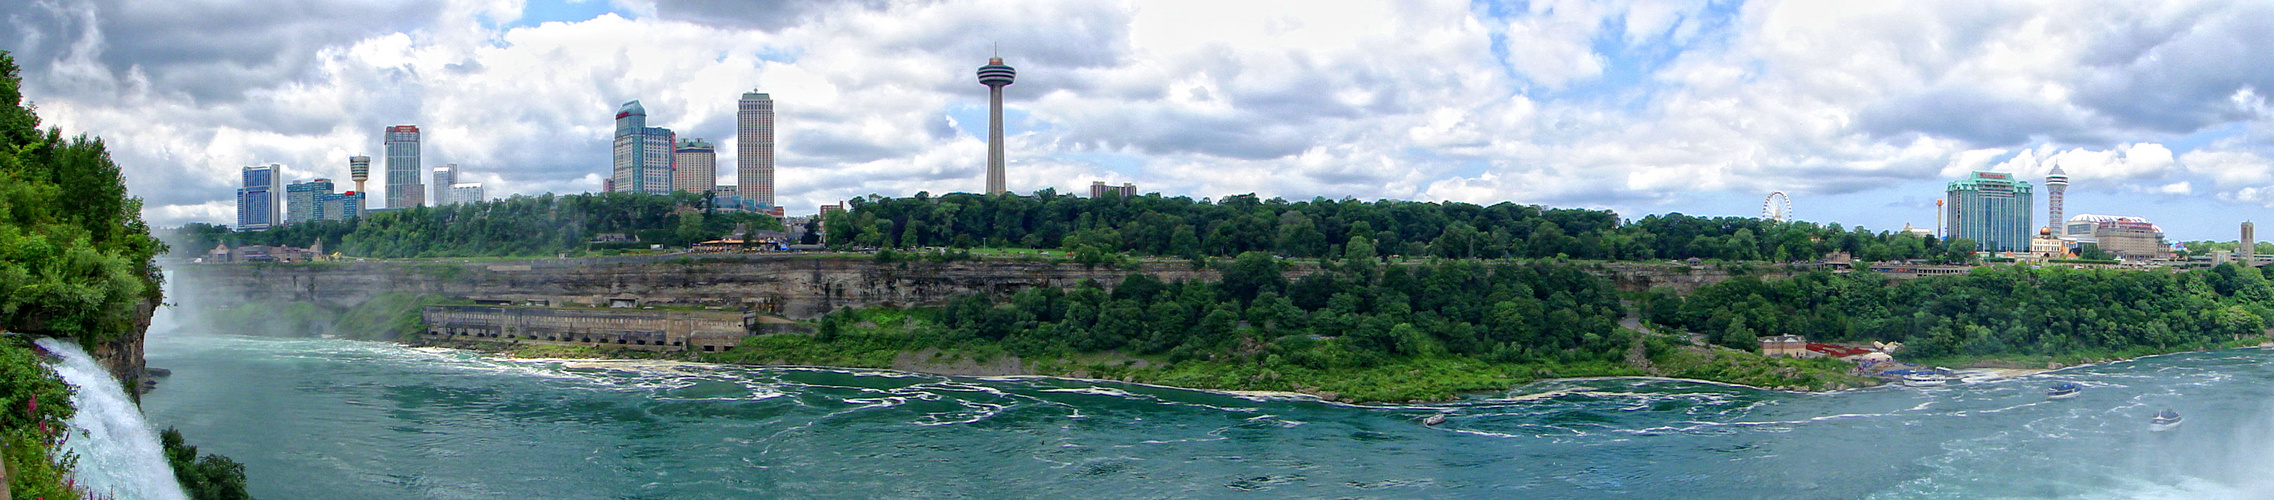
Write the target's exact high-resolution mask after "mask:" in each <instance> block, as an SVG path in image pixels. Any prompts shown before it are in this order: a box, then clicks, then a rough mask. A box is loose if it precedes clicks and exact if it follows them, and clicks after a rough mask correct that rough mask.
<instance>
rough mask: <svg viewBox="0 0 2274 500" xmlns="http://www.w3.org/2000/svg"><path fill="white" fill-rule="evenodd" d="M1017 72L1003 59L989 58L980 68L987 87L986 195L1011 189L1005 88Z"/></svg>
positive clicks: (982, 82) (981, 81)
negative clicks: (1005, 140) (1005, 142)
mask: <svg viewBox="0 0 2274 500" xmlns="http://www.w3.org/2000/svg"><path fill="white" fill-rule="evenodd" d="M1016 76H1018V72H1017V71H1014V70H1012V69H1011V67H1010V66H1006V65H1004V64H1003V58H1000V57H995V58H989V59H987V65H986V66H980V67H979V84H980V85H986V86H987V194H989V195H997V194H1003V192H1004V191H1007V190H1008V189H1007V188H1006V186H1004V181H1003V87H1004V86H1006V85H1010V84H1011V79H1012V78H1013V77H1016Z"/></svg>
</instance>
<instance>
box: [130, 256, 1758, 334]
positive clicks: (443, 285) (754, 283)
mask: <svg viewBox="0 0 2274 500" xmlns="http://www.w3.org/2000/svg"><path fill="white" fill-rule="evenodd" d="M1586 266H1587V268H1588V269H1590V270H1591V271H1593V272H1596V273H1598V274H1602V275H1605V276H1606V277H1609V278H1611V279H1612V280H1613V281H1614V282H1615V283H1617V284H1618V286H1619V288H1620V289H1621V290H1625V291H1643V290H1648V289H1650V288H1652V287H1660V286H1664V287H1670V288H1672V289H1674V290H1675V291H1676V292H1679V293H1685V294H1686V293H1689V292H1691V291H1694V290H1696V289H1697V288H1698V287H1701V286H1705V285H1709V284H1713V283H1719V282H1721V281H1725V280H1728V279H1730V278H1731V277H1732V276H1733V275H1732V274H1731V273H1730V272H1728V271H1725V270H1723V269H1721V268H1719V267H1716V266H1710V265H1709V266H1702V267H1696V268H1693V267H1690V266H1684V265H1678V264H1668V263H1663V262H1655V263H1653V262H1619V263H1607V264H1587V265H1586ZM171 269H172V270H173V272H174V279H175V280H176V283H177V284H178V287H177V288H176V290H178V293H177V294H176V297H174V299H173V300H175V301H176V302H178V303H180V304H182V305H184V306H185V307H186V308H189V309H191V310H200V309H205V308H209V307H228V306H232V305H236V304H241V303H246V302H255V301H260V302H313V303H320V304H326V305H330V306H335V307H343V308H344V307H352V306H354V305H356V304H360V303H362V302H363V301H365V300H369V299H370V298H371V297H374V296H377V295H379V294H383V293H390V292H403V293H415V294H431V295H441V296H448V297H457V298H469V299H487V300H508V301H513V302H515V303H522V302H528V301H535V302H539V303H546V304H551V305H565V304H568V303H578V304H588V305H604V304H607V303H608V301H609V299H617V298H631V299H637V300H639V301H640V303H641V304H654V305H674V306H718V307H722V308H731V309H745V308H747V309H753V310H757V311H760V312H768V313H773V314H778V315H781V316H785V317H790V318H800V319H802V318H811V317H814V316H818V315H820V314H823V313H826V312H829V311H831V310H834V309H836V308H840V307H850V306H870V305H898V306H907V305H919V304H933V303H938V302H940V301H943V300H945V299H948V298H950V297H954V296H956V295H960V294H966V293H977V292H986V293H1009V292H1014V291H1017V290H1020V289H1025V288H1029V287H1036V286H1055V287H1070V286H1073V285H1075V284H1078V283H1080V282H1081V281H1082V280H1085V279H1095V280H1098V281H1099V282H1101V283H1104V284H1106V285H1108V286H1110V285H1113V284H1116V283H1119V282H1120V280H1121V279H1122V277H1123V276H1124V275H1126V274H1129V273H1131V272H1141V273H1148V274H1153V275H1155V276H1158V277H1160V278H1161V279H1163V280H1167V281H1176V280H1191V279H1199V280H1215V279H1217V278H1218V276H1217V273H1216V272H1215V271H1213V270H1194V269H1192V266H1191V265H1190V264H1187V263H1184V262H1157V263H1147V264H1144V265H1142V266H1141V269H1140V270H1138V271H1124V270H1120V269H1116V268H1112V267H1097V268H1090V267H1086V266H1082V265H1079V264H1053V263H1043V262H1018V261H1006V260H989V261H965V262H948V263H938V262H903V263H892V264H880V263H877V262H875V261H874V260H873V259H871V258H869V257H867V256H816V255H727V256H703V257H694V258H684V257H676V256H668V257H616V258H591V259H540V260H525V261H506V262H459V261H432V262H404V261H387V262H379V261H371V262H331V263H315V264H218V265H194V264H182V265H175V266H172V267H171ZM1315 269H1316V268H1315V267H1313V266H1309V265H1298V266H1296V269H1295V270H1294V271H1292V272H1290V277H1291V278H1292V277H1293V276H1297V275H1301V274H1307V273H1309V272H1312V271H1315ZM1760 269H1761V270H1762V271H1760V272H1756V273H1755V274H1757V275H1761V276H1763V277H1765V278H1781V277H1785V276H1790V275H1791V272H1790V271H1786V270H1784V269H1783V268H1781V267H1770V266H1762V267H1761V268H1760ZM205 310H210V309H205Z"/></svg>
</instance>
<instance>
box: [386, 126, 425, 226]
mask: <svg viewBox="0 0 2274 500" xmlns="http://www.w3.org/2000/svg"><path fill="white" fill-rule="evenodd" d="M418 161H419V160H418V127H417V126H415V125H396V126H393V127H387V208H389V209H404V208H410V207H416V206H420V205H425V204H426V186H425V185H422V184H419V181H418V178H419V173H420V170H422V169H420V168H419V164H418Z"/></svg>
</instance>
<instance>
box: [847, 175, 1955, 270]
mask: <svg viewBox="0 0 2274 500" xmlns="http://www.w3.org/2000/svg"><path fill="white" fill-rule="evenodd" d="M826 227H827V228H829V230H830V231H831V233H830V234H831V236H830V239H829V243H830V244H832V245H836V246H840V247H847V246H850V247H874V248H883V247H900V248H914V247H964V248H969V247H980V246H986V247H1023V248H1063V249H1066V250H1068V251H1078V250H1079V249H1082V248H1094V249H1096V250H1099V251H1104V252H1134V253H1138V254H1146V255H1167V256H1181V257H1186V258H1192V257H1197V256H1203V255H1206V256H1216V257H1228V256H1233V255H1238V254H1240V253H1243V252H1253V251H1260V252H1267V253H1273V254H1278V255H1286V256H1293V257H1320V256H1331V255H1340V254H1341V253H1343V251H1342V250H1341V246H1342V245H1341V242H1346V241H1349V240H1350V239H1351V238H1352V237H1363V238H1365V239H1367V240H1370V241H1372V244H1374V245H1375V246H1376V247H1377V248H1379V249H1380V251H1381V252H1382V253H1384V254H1397V255H1410V256H1424V255H1427V256H1440V257H1452V258H1504V257H1531V258H1545V257H1556V256H1566V257H1570V258H1580V259H1601V260H1635V259H1684V258H1690V257H1698V258H1705V259H1727V260H1777V261H1795V260H1813V259H1816V258H1818V257H1821V256H1823V255H1824V254H1826V253H1830V252H1841V251H1844V252H1849V253H1850V254H1851V255H1854V256H1855V257H1857V258H1861V259H1866V260H1873V261H1878V260H1894V259H1963V258H1965V256H1966V255H1968V254H1970V253H1971V251H1972V250H1973V248H1972V245H1971V244H1970V243H1969V244H1963V245H1961V244H1960V242H1962V241H1964V240H1953V241H1952V245H1950V246H1949V247H1947V248H1946V246H1945V245H1943V244H1942V243H1941V242H1938V241H1936V240H1935V239H1934V238H1932V237H1920V236H1915V235H1911V234H1908V233H1902V232H1889V233H1873V232H1870V231H1867V230H1864V229H1862V228H1855V229H1854V230H1847V229H1843V228H1841V227H1840V225H1838V224H1832V225H1829V226H1819V225H1816V224H1814V223H1808V222H1790V223H1787V222H1776V221H1768V220H1761V219H1753V218H1741V217H1721V218H1701V217H1690V216H1686V215H1681V214H1668V215H1653V216H1648V217H1643V218H1642V220H1638V221H1634V222H1632V223H1622V222H1621V221H1620V219H1619V217H1618V214H1615V213H1611V212H1609V211H1599V210H1577V209H1550V208H1543V207H1539V206H1531V205H1517V204H1514V203H1500V204H1496V205H1492V206H1478V205H1472V204H1467V203H1459V202H1444V203H1426V202H1411V201H1387V200H1385V201H1375V202H1362V201H1357V200H1350V199H1345V200H1340V201H1335V200H1327V199H1324V198H1320V199H1314V200H1311V201H1297V202H1289V201H1286V200H1281V199H1277V198H1273V199H1269V200H1263V199H1258V198H1257V197H1256V196H1255V195H1238V196H1229V197H1225V198H1224V199H1222V200H1217V201H1214V202H1210V201H1208V200H1205V199H1203V200H1198V201H1195V200H1193V199H1191V198H1187V197H1174V198H1170V197H1162V196H1161V195H1159V194H1157V193H1156V194H1150V195H1146V196H1137V197H1129V198H1123V197H1120V196H1115V195H1108V196H1104V197H1100V198H1080V197H1075V196H1068V195H1060V194H1057V193H1056V192H1055V191H1051V190H1044V191H1040V192H1036V193H1035V194H1034V195H1033V196H1015V195H997V196H984V195H976V194H968V193H955V194H949V195H946V196H940V197H933V196H931V195H930V194H929V193H918V194H917V195H916V196H914V197H909V198H883V197H877V196H870V197H868V198H862V199H854V200H852V201H850V202H849V207H848V210H846V211H843V212H836V213H833V214H831V215H830V216H829V219H828V220H827V224H826ZM1961 246H1962V247H1961Z"/></svg>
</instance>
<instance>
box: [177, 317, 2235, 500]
mask: <svg viewBox="0 0 2274 500" xmlns="http://www.w3.org/2000/svg"><path fill="white" fill-rule="evenodd" d="M148 356H149V360H150V364H151V366H157V367H164V368H170V369H173V370H174V375H173V377H172V378H171V379H168V380H166V381H165V382H164V383H163V384H162V385H161V386H160V387H159V389H158V390H157V391H156V392H153V393H151V394H149V395H148V396H147V397H146V398H145V400H144V408H145V411H146V412H147V413H148V415H149V417H150V420H151V421H152V422H153V423H154V424H155V425H158V426H161V427H163V426H176V427H180V428H181V429H182V430H183V431H185V432H186V433H187V434H188V435H189V436H191V437H192V439H193V440H195V441H196V442H195V443H194V444H198V445H201V446H203V447H204V448H205V449H206V450H208V451H214V452H220V453H224V454H227V455H229V456H231V457H234V458H236V459H237V460H239V461H241V462H244V463H245V465H246V468H247V471H248V473H249V474H250V476H251V479H252V486H253V490H254V493H255V494H256V495H258V496H260V497H262V498H270V499H292V498H657V499H661V498H1172V497H1174V498H1195V497H1198V498H1209V497H1239V498H1280V497H1338V498H1339V497H1360V498H1366V497H1375V498H1985V497H2001V498H2077V497H2083V498H2268V497H2270V496H2274V473H2269V472H2267V471H2268V470H2274V432H2269V431H2270V430H2274V418H2270V416H2274V412H2270V411H2269V410H2274V369H2269V368H2268V367H2267V366H2268V365H2267V362H2268V361H2269V360H2270V359H2274V358H2270V353H2269V352H2268V351H2265V350H2258V349H2246V350H2233V351H2223V352H2213V353H2198V354H2185V355H2176V356H2165V357H2157V358H2149V359H2145V360H2139V361H2135V362H2128V363H2119V364H2112V365H2104V366H2093V367H2085V368H2079V369H2071V370H2065V371H2061V372H2055V373H2049V374H2044V375H2038V376H2031V377H2023V378H2014V379H2004V380H1996V381H1985V382H1979V383H1973V384H1966V385H1960V386H1953V387H1949V388H1938V389H1923V390H1922V389H1909V388H1880V389H1869V390H1860V391H1850V392H1844V393H1837V394H1818V395H1798V394H1783V393H1771V392H1763V391H1756V390H1751V389H1744V388H1734V387H1723V386H1716V385H1706V384H1694V383H1684V382H1670V381H1649V380H1599V381H1578V382H1558V383H1550V384H1540V385H1535V386H1529V387H1523V388H1519V389H1517V390H1516V391H1512V392H1511V393H1510V394H1508V395H1505V396H1504V397H1494V398H1478V399H1475V400H1471V401H1466V402H1461V403H1456V404H1446V405H1441V406H1430V407H1353V406H1344V405H1333V404H1325V403H1319V402H1314V401H1307V400H1289V399H1271V398H1246V397H1237V396H1230V395H1221V394H1212V393H1202V392H1192V391H1182V390H1174V389H1162V388H1150V387H1139V386H1129V385H1123V384H1113V383H1097V382H1083V381H1066V380H1054V379H967V378H947V377H934V376H920V375H908V374H899V373H883V372H860V371H829V370H797V369H753V368H740V367H719V366H705V365H686V364H656V363H628V362H627V363H583V362H560V361H518V360H502V359H496V358H492V357H488V356H484V355H479V354H474V353H468V352H461V351H449V350H430V349H410V348H404V347H400V346H396V345H392V344H384V343H370V342H353V341H339V340H313V339H280V338H260V337H241V336H226V335H202V334H189V333H180V332H169V331H159V332H153V335H152V339H151V343H150V346H149V352H148ZM2056 380H2068V381H2074V382H2077V383H2080V384H2084V385H2085V386H2087V390H2086V392H2085V393H2084V395H2083V396H2082V397H2080V398H2078V399H2073V400H2067V401H2046V400H2045V398H2044V395H2043V390H2044V387H2045V386H2046V385H2047V384H2049V383H2051V382H2053V381H2056ZM2165 406H2170V407H2172V408H2175V409H2178V410H2179V411H2180V412H2181V413H2183V414H2185V415H2186V416H2187V418H2188V420H2187V422H2186V424H2185V425H2184V426H2182V427H2181V428H2179V429H2178V430H2175V431H2171V432H2165V433H2151V432H2148V430H2147V428H2146V427H2147V425H2146V424H2147V422H2146V421H2147V418H2148V416H2149V415H2150V414H2152V413H2154V412H2155V411H2156V410H2159V409H2162V408H2163V407H2165ZM1438 411H1444V412H1450V413H1451V418H1450V419H1449V420H1448V421H1447V422H1446V423H1445V424H1444V425H1442V426H1438V427H1434V428H1433V427H1425V426H1422V425H1419V424H1418V423H1416V422H1417V421H1418V420H1420V419H1421V418H1422V417H1423V416H1424V415H1427V414H1429V413H1433V412H1438Z"/></svg>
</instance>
